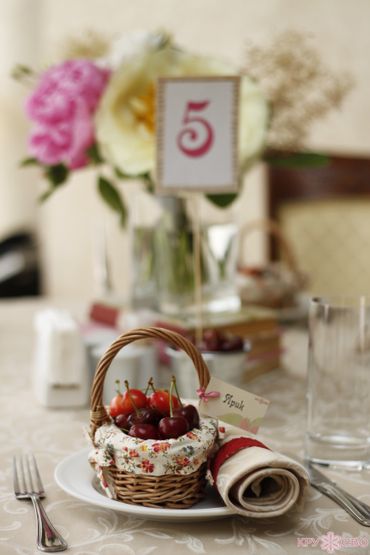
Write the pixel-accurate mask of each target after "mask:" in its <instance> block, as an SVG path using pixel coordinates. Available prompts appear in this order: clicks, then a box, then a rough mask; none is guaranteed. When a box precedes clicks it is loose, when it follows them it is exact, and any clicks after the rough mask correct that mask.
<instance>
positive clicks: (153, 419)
mask: <svg viewBox="0 0 370 555" xmlns="http://www.w3.org/2000/svg"><path fill="white" fill-rule="evenodd" d="M161 418H162V414H161V413H160V412H159V411H158V410H156V409H151V408H150V407H146V408H144V409H139V410H138V411H137V412H132V413H131V414H130V415H129V416H128V417H127V420H128V424H129V427H130V426H132V425H133V424H153V425H154V426H156V425H157V424H158V422H159V421H160V419H161Z"/></svg>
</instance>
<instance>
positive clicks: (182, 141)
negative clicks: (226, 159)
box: [177, 100, 214, 158]
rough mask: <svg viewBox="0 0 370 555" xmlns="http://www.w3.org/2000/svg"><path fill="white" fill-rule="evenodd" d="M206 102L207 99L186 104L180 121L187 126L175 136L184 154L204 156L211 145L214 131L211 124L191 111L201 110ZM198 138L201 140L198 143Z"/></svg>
mask: <svg viewBox="0 0 370 555" xmlns="http://www.w3.org/2000/svg"><path fill="white" fill-rule="evenodd" d="M208 104H209V100H205V101H204V102H187V104H186V108H185V113H184V117H183V119H182V123H183V124H184V125H185V126H187V127H185V128H184V129H183V130H182V131H180V133H179V134H178V136H177V146H178V147H179V149H180V150H181V152H183V153H184V154H185V155H186V156H191V157H192V158H198V157H199V156H204V155H205V154H207V152H208V151H209V150H210V149H211V147H212V145H213V139H214V133H213V129H212V126H211V124H210V123H208V121H207V120H206V119H204V118H202V117H200V116H197V115H194V114H193V112H202V111H203V110H205V108H207V106H208ZM202 135H204V138H202ZM199 140H201V143H200V144H199Z"/></svg>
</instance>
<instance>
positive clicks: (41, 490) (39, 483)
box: [31, 454, 45, 495]
mask: <svg viewBox="0 0 370 555" xmlns="http://www.w3.org/2000/svg"><path fill="white" fill-rule="evenodd" d="M31 459H32V463H33V468H34V471H35V477H36V481H37V486H36V488H37V491H38V493H39V494H40V495H44V494H45V490H44V486H43V483H42V480H41V476H40V472H39V468H38V466H37V462H36V459H35V455H33V454H32V455H31Z"/></svg>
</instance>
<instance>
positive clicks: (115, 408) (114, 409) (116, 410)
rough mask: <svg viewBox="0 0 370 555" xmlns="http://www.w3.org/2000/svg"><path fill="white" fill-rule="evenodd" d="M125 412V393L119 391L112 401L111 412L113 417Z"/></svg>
mask: <svg viewBox="0 0 370 555" xmlns="http://www.w3.org/2000/svg"><path fill="white" fill-rule="evenodd" d="M123 413H124V404H123V395H122V394H121V393H118V394H117V395H116V396H115V397H113V399H112V400H111V402H110V405H109V414H110V415H111V417H112V418H116V416H118V415H119V414H123Z"/></svg>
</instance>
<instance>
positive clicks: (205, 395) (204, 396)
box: [197, 387, 220, 403]
mask: <svg viewBox="0 0 370 555" xmlns="http://www.w3.org/2000/svg"><path fill="white" fill-rule="evenodd" d="M197 395H198V397H199V399H200V400H201V401H204V402H205V403H208V401H209V399H218V398H219V397H220V392H219V391H207V392H206V388H205V387H200V388H199V389H197Z"/></svg>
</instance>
